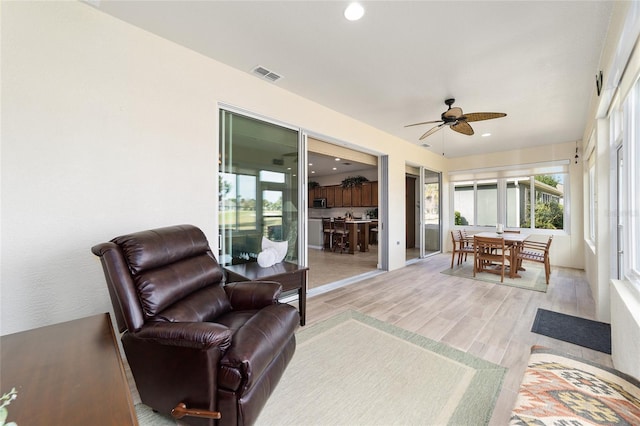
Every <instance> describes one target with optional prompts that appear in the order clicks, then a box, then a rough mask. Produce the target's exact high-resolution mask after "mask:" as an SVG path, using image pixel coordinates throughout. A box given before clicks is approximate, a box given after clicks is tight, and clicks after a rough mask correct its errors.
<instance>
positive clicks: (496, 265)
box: [473, 236, 509, 283]
mask: <svg viewBox="0 0 640 426" xmlns="http://www.w3.org/2000/svg"><path fill="white" fill-rule="evenodd" d="M473 246H474V259H473V276H474V277H475V276H476V273H478V272H489V273H492V274H497V275H500V282H501V283H502V282H504V272H505V269H507V262H508V260H509V256H508V253H509V249H508V247H507V246H505V244H504V238H487V237H478V236H474V237H473Z"/></svg>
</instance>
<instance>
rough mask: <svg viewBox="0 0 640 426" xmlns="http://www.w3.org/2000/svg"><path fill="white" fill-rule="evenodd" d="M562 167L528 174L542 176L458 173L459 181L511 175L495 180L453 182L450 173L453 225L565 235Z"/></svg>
mask: <svg viewBox="0 0 640 426" xmlns="http://www.w3.org/2000/svg"><path fill="white" fill-rule="evenodd" d="M561 163H562V165H559V164H558V165H551V166H546V167H533V168H532V170H530V171H537V170H542V171H546V172H545V173H535V174H526V175H525V174H523V175H520V176H518V171H516V170H492V171H490V172H487V171H477V173H474V172H461V177H462V176H464V177H466V176H468V175H469V174H477V175H487V174H495V175H505V174H506V175H509V174H511V175H513V176H507V177H499V178H495V179H477V180H461V181H459V182H456V181H455V180H456V173H455V172H454V173H452V181H454V182H453V210H454V212H455V219H454V223H455V224H456V225H462V226H465V225H468V226H495V225H496V224H497V223H503V224H505V225H506V227H507V228H526V229H555V230H565V231H566V227H565V222H566V218H565V216H566V214H567V212H566V209H565V198H566V194H565V187H567V179H568V176H569V174H568V161H567V162H561ZM476 218H477V219H476ZM567 223H568V222H567Z"/></svg>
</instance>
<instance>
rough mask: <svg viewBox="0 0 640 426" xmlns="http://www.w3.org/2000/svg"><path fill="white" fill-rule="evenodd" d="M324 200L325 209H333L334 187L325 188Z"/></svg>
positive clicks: (334, 200)
mask: <svg viewBox="0 0 640 426" xmlns="http://www.w3.org/2000/svg"><path fill="white" fill-rule="evenodd" d="M326 189H327V192H326V198H327V207H329V208H331V207H335V204H336V187H335V186H327V187H326Z"/></svg>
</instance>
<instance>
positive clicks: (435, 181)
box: [420, 167, 442, 257]
mask: <svg viewBox="0 0 640 426" xmlns="http://www.w3.org/2000/svg"><path fill="white" fill-rule="evenodd" d="M421 171H422V173H421V175H422V209H421V210H422V215H421V216H422V220H421V221H420V222H421V224H422V242H421V244H420V246H421V248H422V250H421V253H420V257H426V256H430V255H432V254H435V253H440V251H441V250H442V248H441V238H440V236H441V234H442V232H441V229H442V227H441V212H440V193H441V190H440V187H441V182H440V176H441V175H440V173H438V172H434V171H431V170H427V169H425V168H424V167H421Z"/></svg>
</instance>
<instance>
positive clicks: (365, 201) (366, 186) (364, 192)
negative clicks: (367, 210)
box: [360, 182, 373, 206]
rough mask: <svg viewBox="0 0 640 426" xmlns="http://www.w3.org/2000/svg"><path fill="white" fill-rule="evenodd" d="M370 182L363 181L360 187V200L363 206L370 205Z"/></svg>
mask: <svg viewBox="0 0 640 426" xmlns="http://www.w3.org/2000/svg"><path fill="white" fill-rule="evenodd" d="M371 186H372V185H371V182H365V183H363V184H362V187H361V197H360V200H361V202H362V205H363V206H372V205H373V204H371Z"/></svg>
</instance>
